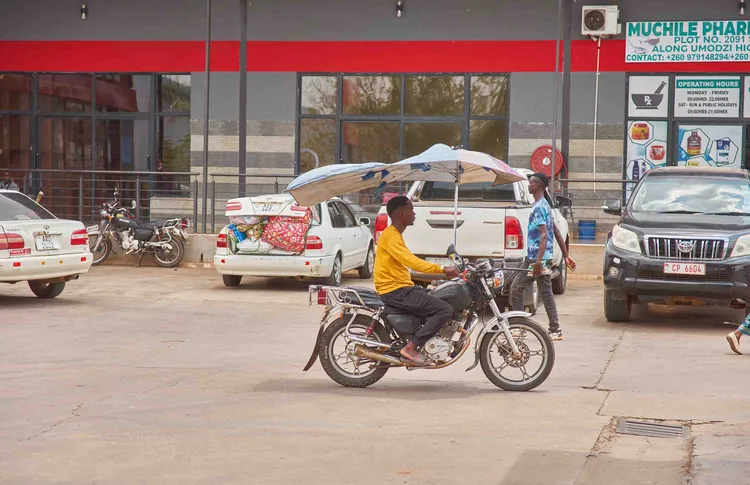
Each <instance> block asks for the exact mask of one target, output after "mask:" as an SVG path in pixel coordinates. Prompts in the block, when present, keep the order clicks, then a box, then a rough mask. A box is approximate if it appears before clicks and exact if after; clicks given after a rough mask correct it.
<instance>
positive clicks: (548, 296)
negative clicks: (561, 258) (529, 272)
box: [536, 275, 561, 334]
mask: <svg viewBox="0 0 750 485" xmlns="http://www.w3.org/2000/svg"><path fill="white" fill-rule="evenodd" d="M536 284H537V286H538V287H539V293H541V295H542V301H543V302H544V309H545V310H546V311H547V317H548V318H549V333H550V334H552V333H561V332H560V318H559V317H558V315H557V304H556V303H555V294H554V293H553V292H552V277H551V276H550V275H544V276H540V277H539V278H537V280H536Z"/></svg>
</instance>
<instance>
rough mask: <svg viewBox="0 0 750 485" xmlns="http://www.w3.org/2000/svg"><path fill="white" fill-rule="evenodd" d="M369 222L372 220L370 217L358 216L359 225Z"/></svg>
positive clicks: (367, 224) (366, 224)
mask: <svg viewBox="0 0 750 485" xmlns="http://www.w3.org/2000/svg"><path fill="white" fill-rule="evenodd" d="M371 222H372V221H371V220H370V218H369V217H360V218H359V223H360V225H362V226H369V225H370V223H371Z"/></svg>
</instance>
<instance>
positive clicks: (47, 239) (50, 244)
mask: <svg viewBox="0 0 750 485" xmlns="http://www.w3.org/2000/svg"><path fill="white" fill-rule="evenodd" d="M36 249H37V251H50V250H53V249H60V236H53V235H49V234H45V235H43V236H36Z"/></svg>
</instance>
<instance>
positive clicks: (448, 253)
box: [445, 244, 456, 257]
mask: <svg viewBox="0 0 750 485" xmlns="http://www.w3.org/2000/svg"><path fill="white" fill-rule="evenodd" d="M454 254H456V247H455V246H454V245H453V244H451V245H450V246H448V251H446V253H445V255H446V256H448V257H451V256H453V255H454Z"/></svg>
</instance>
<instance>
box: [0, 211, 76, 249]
mask: <svg viewBox="0 0 750 485" xmlns="http://www.w3.org/2000/svg"><path fill="white" fill-rule="evenodd" d="M74 233H75V234H74ZM87 239H88V236H86V232H85V230H83V229H82V226H81V223H80V222H77V221H68V220H63V219H51V220H50V219H44V220H42V219H27V220H18V221H12V222H7V221H3V223H2V226H0V258H2V259H8V258H18V257H29V256H54V255H57V254H59V255H63V254H76V253H83V252H86V251H87V250H88V241H87ZM76 242H77V243H78V244H74V243H76Z"/></svg>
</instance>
